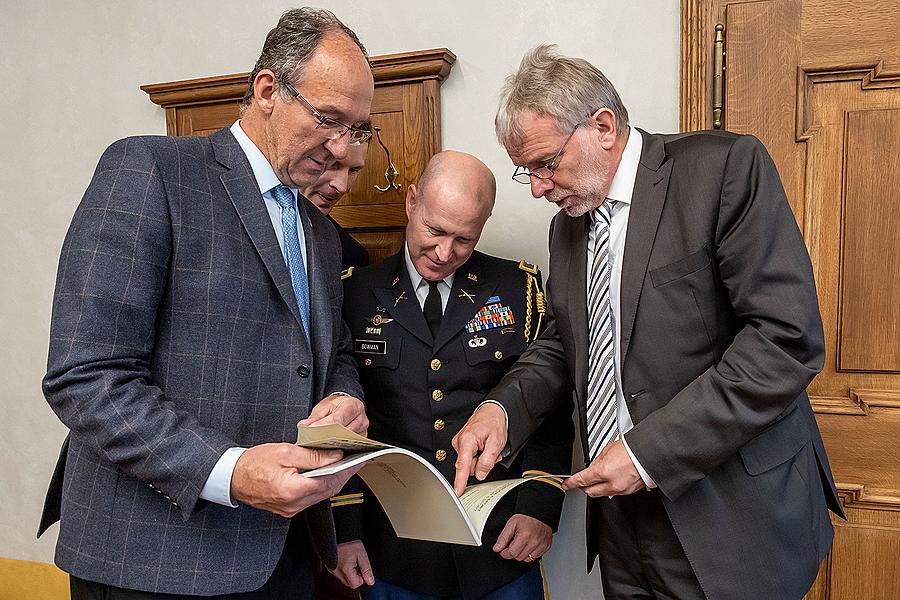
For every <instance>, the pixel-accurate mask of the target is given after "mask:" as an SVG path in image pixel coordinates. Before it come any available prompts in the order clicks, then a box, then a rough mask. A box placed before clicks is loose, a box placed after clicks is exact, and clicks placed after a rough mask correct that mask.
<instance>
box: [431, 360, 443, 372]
mask: <svg viewBox="0 0 900 600" xmlns="http://www.w3.org/2000/svg"><path fill="white" fill-rule="evenodd" d="M431 370H432V371H440V370H441V361H440V360H438V359H436V358H435V359H434V360H432V361H431Z"/></svg>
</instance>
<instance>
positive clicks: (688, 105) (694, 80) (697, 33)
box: [679, 0, 713, 131]
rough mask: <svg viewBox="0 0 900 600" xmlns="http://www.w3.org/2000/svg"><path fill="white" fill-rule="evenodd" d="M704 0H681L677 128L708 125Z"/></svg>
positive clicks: (709, 45) (709, 41) (708, 44)
mask: <svg viewBox="0 0 900 600" xmlns="http://www.w3.org/2000/svg"><path fill="white" fill-rule="evenodd" d="M708 10H709V2H708V0H681V19H680V22H681V88H680V89H681V91H680V102H679V105H680V115H679V127H680V128H681V131H698V130H701V129H708V128H709V127H710V126H711V123H712V95H711V90H710V84H709V80H710V71H711V70H712V40H713V32H712V31H706V27H707V26H706V23H707V21H708V14H707V11H708Z"/></svg>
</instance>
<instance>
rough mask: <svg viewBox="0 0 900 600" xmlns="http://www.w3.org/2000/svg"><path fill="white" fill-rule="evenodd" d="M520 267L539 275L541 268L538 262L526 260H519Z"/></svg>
mask: <svg viewBox="0 0 900 600" xmlns="http://www.w3.org/2000/svg"><path fill="white" fill-rule="evenodd" d="M519 269H521V270H523V271H525V272H526V273H531V274H532V275H537V274H538V271H540V268H539V267H538V266H537V265H536V264H534V263H530V262H525V261H524V260H520V261H519Z"/></svg>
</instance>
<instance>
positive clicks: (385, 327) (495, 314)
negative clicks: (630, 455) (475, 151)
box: [332, 151, 574, 600]
mask: <svg viewBox="0 0 900 600" xmlns="http://www.w3.org/2000/svg"><path fill="white" fill-rule="evenodd" d="M494 194H495V182H494V177H493V175H492V174H491V172H490V170H489V169H488V168H487V167H486V166H485V165H484V164H483V163H482V162H481V161H479V160H478V159H477V158H475V157H473V156H470V155H468V154H463V153H459V152H449V151H448V152H442V153H440V154H438V155H436V156H434V157H433V158H432V159H431V161H430V162H429V164H428V166H427V167H426V169H425V172H424V173H423V174H422V177H421V179H420V180H419V185H418V186H415V185H410V186H409V190H408V192H407V195H406V212H407V216H408V218H409V223H408V225H407V228H406V244H405V246H404V248H403V250H401V251H400V252H399V253H397V254H396V255H394V256H393V257H391V258H388V259H387V260H386V261H385V262H383V263H382V264H380V265H378V266H375V267H369V268H363V269H350V270H348V271H346V272H345V273H344V319H345V321H346V322H347V324H348V325H349V327H350V329H351V332H352V337H353V343H354V356H355V358H356V360H357V363H358V365H359V371H360V379H361V382H362V384H363V389H364V390H365V397H366V412H367V414H368V417H369V435H370V436H371V437H372V438H374V439H377V440H379V441H384V442H387V443H389V444H394V445H397V446H402V447H405V448H408V449H410V450H413V451H415V452H417V453H418V454H419V455H420V456H422V457H424V458H427V459H429V460H430V461H431V464H432V465H434V467H435V468H437V470H438V471H440V472H441V473H442V474H443V475H444V477H446V478H447V479H448V481H452V480H453V477H454V473H455V471H454V463H455V461H456V454H455V452H454V451H453V447H452V446H451V445H450V440H451V439H452V438H453V436H454V435H455V434H456V432H457V431H458V430H459V428H460V427H462V425H463V424H464V423H465V421H466V419H467V418H468V416H469V415H470V414H471V412H472V410H473V409H474V408H475V407H476V406H478V404H479V403H480V402H482V400H483V398H484V395H485V393H487V391H488V390H490V389H491V388H492V387H493V386H494V385H495V384H496V383H498V382H499V381H500V379H501V378H502V377H503V375H504V374H505V373H506V372H507V370H508V369H509V367H510V365H512V364H513V363H514V362H515V360H516V357H518V356H519V355H520V354H521V353H522V352H523V351H524V350H525V348H526V347H527V345H528V343H529V342H530V341H532V340H534V339H535V338H536V337H537V336H538V334H539V333H540V331H541V327H542V324H543V319H544V299H543V293H542V291H541V275H540V272H539V271H538V269H537V268H536V267H535V266H534V265H531V264H528V263H526V262H524V261H523V262H519V263H516V262H513V261H510V260H505V259H501V258H495V257H492V256H488V255H486V254H482V253H481V252H477V251H474V249H475V244H476V243H477V242H478V239H479V237H480V236H481V231H482V228H483V227H484V224H485V221H487V219H488V217H489V216H490V214H491V210H492V208H493V204H494ZM561 404H565V403H561ZM573 436H574V428H573V425H572V419H571V415H570V414H569V413H568V412H561V413H559V414H557V415H555V416H554V418H553V419H551V420H550V421H548V422H547V423H545V425H544V426H543V428H542V429H540V430H539V431H538V432H537V433H536V434H535V435H534V437H533V438H532V440H531V442H530V443H528V444H527V445H526V446H525V447H524V449H523V450H522V451H521V452H520V453H519V455H518V456H516V457H515V458H514V459H513V460H512V461H511V464H510V465H509V466H506V467H504V466H501V465H498V467H497V468H495V469H494V470H493V471H492V473H491V475H492V477H493V478H496V479H511V478H516V477H521V476H523V474H525V475H545V477H542V478H540V479H537V480H535V481H532V482H528V483H526V484H524V485H522V486H520V487H519V488H517V493H516V492H513V493H510V494H508V495H507V496H506V497H505V498H504V499H503V500H502V501H501V504H500V505H499V506H498V507H497V508H496V509H495V510H494V512H493V513H492V515H491V518H490V520H489V522H488V524H487V526H486V528H485V533H484V537H483V539H484V545H483V546H481V547H470V546H460V545H454V544H439V543H434V542H423V541H416V540H408V539H400V538H398V537H397V536H396V535H395V534H394V531H393V529H392V528H391V525H390V523H389V522H388V520H387V518H386V517H385V515H384V512H383V511H382V510H381V507H380V506H379V504H378V502H377V500H376V499H375V498H374V497H371V495H370V492H368V490H366V489H365V488H364V486H363V485H362V484H361V482H360V483H358V484H356V487H354V486H353V485H352V484H350V485H348V488H346V489H345V490H344V491H343V492H342V494H341V495H339V496H336V497H334V498H333V499H332V506H334V508H335V520H336V522H337V529H338V541H339V542H342V543H341V544H340V545H339V564H338V569H337V570H336V571H335V575H336V576H337V577H338V578H339V579H340V580H341V581H342V582H344V584H345V585H348V586H350V587H353V588H356V587H359V586H360V585H362V584H363V583H364V582H365V583H366V584H368V585H366V586H363V588H362V590H361V591H362V596H363V598H364V599H366V600H382V599H406V598H433V597H435V596H437V597H441V598H490V599H491V600H500V599H506V598H510V599H512V598H515V599H516V600H530V599H532V598H535V599H537V598H544V585H543V578H542V575H541V570H540V565H539V562H538V561H539V559H540V557H541V555H543V554H544V553H545V552H546V551H547V550H548V549H549V548H550V543H551V538H552V534H553V532H554V531H555V530H556V528H557V525H558V523H559V516H560V511H561V510H562V504H563V498H564V494H563V492H562V491H561V487H560V485H559V482H560V480H559V479H558V478H554V477H551V476H549V475H552V474H564V473H568V471H569V469H570V466H571V452H572V441H573ZM473 482H474V480H473ZM435 518H440V515H435ZM373 575H374V576H373Z"/></svg>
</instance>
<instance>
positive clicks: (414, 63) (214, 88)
mask: <svg viewBox="0 0 900 600" xmlns="http://www.w3.org/2000/svg"><path fill="white" fill-rule="evenodd" d="M454 62H456V55H455V54H453V53H452V52H451V51H450V50H448V49H446V48H435V49H433V50H418V51H416V52H401V53H399V54H385V55H382V56H371V57H369V64H370V65H371V66H372V74H373V76H374V78H375V84H376V85H378V84H385V83H400V82H406V81H425V80H428V79H434V80H437V81H439V82H440V81H443V79H444V78H445V77H446V76H447V75H448V74H449V73H450V68H451V67H452V66H453V63H454ZM249 76H250V74H249V73H235V74H233V75H219V76H216V77H201V78H199V79H185V80H183V81H172V82H168V83H153V84H148V85H142V86H141V89H142V90H144V91H145V92H147V94H149V95H150V101H151V102H153V103H154V104H158V105H159V106H162V107H163V108H172V107H175V106H183V105H186V104H190V105H196V104H209V103H213V102H227V101H233V100H239V99H241V98H243V96H244V93H245V92H246V90H247V78H248V77H249Z"/></svg>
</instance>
